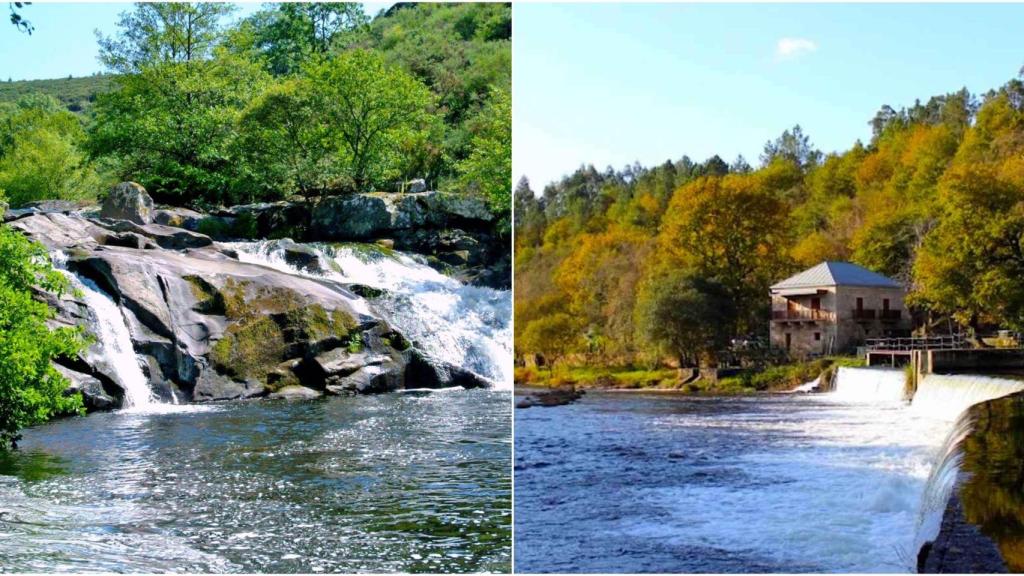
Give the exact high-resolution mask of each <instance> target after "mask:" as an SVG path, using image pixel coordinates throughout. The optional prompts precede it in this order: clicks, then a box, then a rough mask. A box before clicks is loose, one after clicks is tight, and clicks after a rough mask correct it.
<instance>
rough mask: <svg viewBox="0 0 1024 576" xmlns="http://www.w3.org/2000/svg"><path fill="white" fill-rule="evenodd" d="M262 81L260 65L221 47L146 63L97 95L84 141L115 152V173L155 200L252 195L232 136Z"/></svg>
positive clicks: (200, 201)
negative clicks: (210, 55)
mask: <svg viewBox="0 0 1024 576" xmlns="http://www.w3.org/2000/svg"><path fill="white" fill-rule="evenodd" d="M266 81H267V77H266V73H265V72H263V70H262V69H261V68H260V67H259V66H258V65H256V64H254V63H252V62H250V61H248V60H245V59H244V58H241V57H237V56H231V55H228V54H225V53H221V54H219V55H218V56H217V57H216V58H214V59H212V60H196V61H191V62H162V63H156V64H146V65H144V66H143V67H142V68H141V69H140V70H139V72H138V73H135V74H125V75H122V76H118V77H117V78H116V79H115V85H116V86H117V90H115V91H113V92H110V93H108V94H103V95H101V96H100V97H99V98H98V99H97V102H96V106H95V110H96V122H95V124H94V125H93V129H92V131H91V132H90V139H89V145H90V148H91V150H92V152H93V153H95V154H98V155H106V156H111V157H113V158H116V159H117V160H118V162H119V164H120V172H121V174H120V176H121V177H122V178H126V179H132V180H135V181H137V182H139V183H140V184H142V185H143V186H145V187H146V189H147V190H148V191H149V192H150V193H151V194H152V195H153V197H154V199H156V200H157V201H160V202H167V203H174V204H178V205H181V204H184V203H186V202H188V203H191V204H200V205H202V204H207V205H209V204H217V203H222V202H230V201H232V200H233V199H235V198H239V199H244V200H249V201H253V200H255V198H254V197H253V195H254V189H255V188H258V185H257V186H252V187H250V183H249V182H245V181H243V180H242V179H241V174H240V173H239V171H238V170H239V168H240V167H241V166H240V164H241V163H240V161H239V159H238V158H237V157H236V154H235V151H236V148H235V147H234V140H235V138H236V136H237V132H236V124H237V121H238V118H239V116H240V115H241V113H242V110H243V108H244V107H245V105H246V104H247V103H248V102H249V101H250V100H251V99H252V98H253V97H254V96H255V95H256V94H257V93H259V92H260V91H261V90H262V89H263V86H264V85H265V83H266Z"/></svg>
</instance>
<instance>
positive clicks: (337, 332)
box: [10, 211, 488, 410]
mask: <svg viewBox="0 0 1024 576" xmlns="http://www.w3.org/2000/svg"><path fill="white" fill-rule="evenodd" d="M163 214H164V215H160V216H158V218H159V221H163V222H166V223H167V224H156V223H138V222H133V221H129V220H127V219H110V218H106V217H104V218H88V217H85V216H82V215H81V214H76V213H73V212H72V213H62V212H52V213H31V214H28V215H25V216H24V217H22V218H19V219H16V220H14V221H12V222H11V224H10V225H11V226H13V227H14V228H16V229H19V230H21V231H22V232H23V233H25V234H26V235H27V236H29V237H31V238H32V239H34V240H37V241H39V242H42V243H43V244H45V245H46V246H47V247H49V248H50V249H51V250H53V251H58V250H59V251H61V252H62V253H63V254H64V255H65V257H66V258H65V259H66V263H65V266H66V268H67V269H68V270H69V271H70V272H72V273H74V274H76V275H77V276H78V277H79V278H82V279H87V280H89V281H91V282H92V283H93V284H94V285H95V286H96V287H98V288H99V289H100V290H102V291H104V292H106V293H107V294H108V295H110V296H111V298H112V299H113V300H114V301H115V302H116V303H117V304H118V305H119V308H120V310H121V311H122V314H123V317H124V322H125V324H126V326H127V328H128V332H129V334H130V337H131V340H132V345H133V347H134V349H135V352H136V353H137V354H138V355H139V358H140V360H141V365H142V370H143V372H144V374H145V375H146V376H147V377H148V378H149V381H150V386H151V388H152V389H153V390H154V392H155V393H156V395H157V396H159V397H161V398H164V399H168V400H169V399H171V398H176V399H186V400H191V401H199V402H202V401H217V400H232V399H242V398H251V397H259V396H272V397H274V398H288V399H295V398H308V397H311V396H319V395H323V394H366V393H378V392H387V391H392V390H398V389H402V388H407V387H408V388H438V387H447V386H463V387H467V388H469V387H477V386H485V385H487V384H488V383H487V382H486V381H485V380H484V379H481V378H480V377H477V376H476V375H474V374H472V373H470V372H468V371H465V370H462V369H461V368H458V367H455V366H451V365H448V364H446V363H444V362H440V361H437V360H435V359H432V358H429V357H427V356H425V355H424V354H422V353H420V352H419V351H418V350H416V349H414V348H413V347H411V345H410V344H409V343H408V341H407V340H406V339H405V338H404V337H403V336H402V335H401V334H399V333H398V332H397V331H395V330H394V329H393V328H392V327H391V326H389V325H388V323H387V322H386V321H385V320H384V319H383V318H382V317H381V316H380V315H379V314H377V312H376V311H375V310H374V309H373V307H372V305H371V304H370V303H369V302H368V301H367V300H365V299H364V298H363V297H361V296H360V295H358V294H357V293H355V292H354V291H352V290H350V289H349V287H348V286H347V285H344V284H341V283H339V282H335V281H331V280H323V279H315V278H310V277H303V276H297V275H291V274H287V273H285V272H281V271H278V270H274V269H271V268H267V267H264V266H260V265H256V264H249V263H245V262H240V261H239V260H238V259H237V257H236V256H235V254H234V252H233V251H232V250H230V249H229V248H228V247H226V246H224V245H222V244H220V243H218V242H216V241H214V240H213V239H211V238H210V237H209V236H207V235H205V234H202V233H199V232H195V231H191V230H187V229H185V228H179V227H175V226H171V225H170V224H182V223H184V222H187V221H192V222H195V217H194V216H193V215H192V214H188V213H184V214H182V213H179V214H177V215H179V216H181V218H182V220H175V219H174V218H173V217H172V216H175V214H173V213H171V212H170V211H167V212H164V213H163ZM201 222H202V220H199V223H198V224H197V225H196V228H197V229H201ZM285 242H287V241H285ZM305 248H306V247H304V246H302V245H298V244H295V243H290V244H289V246H288V250H286V252H288V254H290V256H289V258H292V259H294V260H295V263H296V264H297V265H299V266H303V265H308V266H314V265H317V264H316V262H317V259H316V257H315V254H310V253H309V252H308V250H306V249H305ZM40 297H42V298H46V299H48V301H49V303H50V304H51V306H53V307H54V308H55V309H56V310H57V315H56V317H55V318H54V320H53V323H54V324H57V325H76V324H77V325H83V324H88V323H89V318H90V311H89V310H88V308H87V307H86V306H85V303H84V302H83V301H81V300H79V299H78V298H76V297H75V295H73V294H68V295H64V296H62V297H60V298H58V297H56V296H55V295H53V294H40ZM59 369H60V370H62V372H64V373H65V375H66V376H67V377H68V379H69V380H70V381H71V382H72V389H71V390H69V393H79V392H80V393H82V394H83V396H84V397H85V398H86V405H87V406H88V407H89V408H90V409H93V410H98V409H108V408H111V407H116V406H119V405H120V404H121V401H122V398H123V396H124V393H123V391H122V390H120V389H119V386H118V384H117V382H118V378H117V377H116V374H115V372H114V371H115V369H116V367H113V366H109V365H107V364H106V363H105V361H104V358H103V357H102V355H100V354H98V352H97V349H96V346H95V345H94V346H93V348H91V349H90V350H88V351H86V353H84V354H82V356H81V357H80V358H75V359H68V360H66V361H62V366H61V367H60V368H59Z"/></svg>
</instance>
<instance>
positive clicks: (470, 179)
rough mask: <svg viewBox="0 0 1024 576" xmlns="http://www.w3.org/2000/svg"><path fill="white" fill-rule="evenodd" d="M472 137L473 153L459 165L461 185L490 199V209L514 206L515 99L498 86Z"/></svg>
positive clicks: (500, 210) (504, 210) (502, 211)
mask: <svg viewBox="0 0 1024 576" xmlns="http://www.w3.org/2000/svg"><path fill="white" fill-rule="evenodd" d="M481 116H482V120H483V121H482V122H481V123H480V126H479V127H478V128H477V130H476V133H475V134H474V136H473V143H472V152H470V155H469V157H468V158H466V159H465V160H463V161H462V162H460V163H459V164H458V167H457V168H458V171H459V178H460V182H461V184H462V186H463V187H464V188H465V189H466V190H468V191H470V192H474V193H478V194H481V195H483V196H484V198H486V199H487V201H488V203H489V204H490V205H491V210H492V211H494V212H496V213H499V214H505V215H507V214H508V212H509V210H511V209H512V98H511V97H510V96H509V94H508V92H505V91H503V90H500V89H498V88H495V93H494V95H493V96H492V97H491V100H490V102H488V104H487V107H486V108H485V111H484V113H483V114H481Z"/></svg>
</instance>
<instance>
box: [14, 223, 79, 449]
mask: <svg viewBox="0 0 1024 576" xmlns="http://www.w3.org/2000/svg"><path fill="white" fill-rule="evenodd" d="M37 287H38V288H41V289H43V290H48V291H51V292H56V293H62V292H64V291H66V290H67V289H68V281H67V278H65V277H64V276H62V275H61V274H60V273H59V272H57V271H55V270H54V269H53V268H52V267H51V266H50V262H49V258H48V257H47V254H46V249H45V248H43V247H42V246H41V245H39V244H35V243H32V242H29V241H28V240H27V239H25V237H24V236H22V235H21V234H19V233H17V232H15V231H13V230H11V229H10V228H8V227H7V226H0V450H5V449H8V448H13V447H16V446H17V441H18V440H19V439H20V438H21V435H20V433H19V430H20V429H21V428H24V427H25V426H31V425H34V424H39V423H42V422H45V421H46V420H48V419H50V418H51V417H53V416H57V415H61V414H74V413H77V412H80V411H81V410H82V397H81V396H80V395H71V396H66V395H65V394H64V390H65V389H66V388H67V386H68V382H67V381H66V380H65V379H64V378H63V377H62V376H61V375H60V373H59V372H57V370H56V369H55V368H54V367H53V364H52V361H53V360H54V359H55V358H58V357H61V356H71V355H74V354H77V353H78V352H79V351H81V350H82V349H83V347H84V346H85V340H84V337H83V332H82V330H81V329H74V328H58V329H54V330H50V329H49V328H48V327H47V325H46V321H47V319H49V318H51V317H52V316H53V311H52V310H51V309H50V308H49V307H48V306H47V305H46V303H45V302H42V301H40V300H38V299H36V298H35V297H34V294H33V290H34V289H36V288H37Z"/></svg>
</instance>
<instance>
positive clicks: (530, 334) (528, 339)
mask: <svg viewBox="0 0 1024 576" xmlns="http://www.w3.org/2000/svg"><path fill="white" fill-rule="evenodd" d="M578 330H579V327H578V326H576V323H575V322H574V321H573V319H572V317H571V316H569V315H568V314H565V313H562V312H559V313H556V314H552V315H550V316H544V317H541V318H538V319H536V320H534V321H532V322H530V323H529V324H527V325H526V329H525V330H524V331H523V336H522V338H521V342H522V346H523V348H524V352H527V353H534V354H540V355H541V356H542V357H543V358H544V360H545V362H546V363H547V364H548V367H549V368H551V370H554V367H555V363H556V362H558V361H559V360H561V359H562V358H564V357H565V356H566V355H567V354H568V353H569V352H571V351H572V350H573V348H574V347H575V344H576V343H577V341H578V339H579V338H578Z"/></svg>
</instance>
